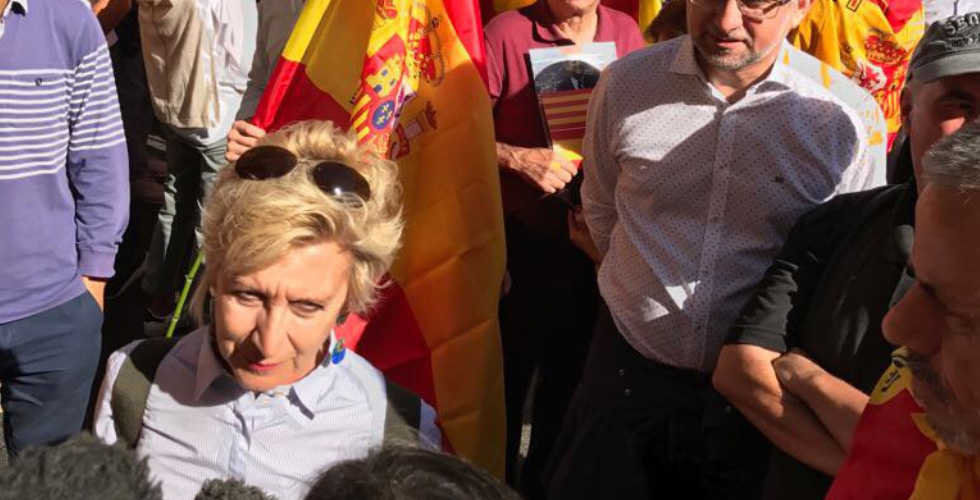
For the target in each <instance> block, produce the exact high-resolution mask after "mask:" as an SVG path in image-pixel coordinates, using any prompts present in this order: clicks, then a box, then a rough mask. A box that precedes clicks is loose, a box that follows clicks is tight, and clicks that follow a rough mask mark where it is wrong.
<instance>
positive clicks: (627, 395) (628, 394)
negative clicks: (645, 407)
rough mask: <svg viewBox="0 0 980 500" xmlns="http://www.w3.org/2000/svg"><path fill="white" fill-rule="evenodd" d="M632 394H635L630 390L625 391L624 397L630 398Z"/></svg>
mask: <svg viewBox="0 0 980 500" xmlns="http://www.w3.org/2000/svg"><path fill="white" fill-rule="evenodd" d="M631 394H633V392H632V391H630V390H629V389H624V390H623V396H626V397H630V395H631Z"/></svg>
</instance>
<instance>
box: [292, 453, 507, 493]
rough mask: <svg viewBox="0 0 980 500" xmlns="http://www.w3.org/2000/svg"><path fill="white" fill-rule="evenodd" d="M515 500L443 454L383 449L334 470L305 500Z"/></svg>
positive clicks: (503, 487)
mask: <svg viewBox="0 0 980 500" xmlns="http://www.w3.org/2000/svg"><path fill="white" fill-rule="evenodd" d="M327 499H329V500H368V499H370V500H422V499H426V500H519V499H520V497H519V496H518V495H517V494H516V493H514V492H513V491H511V490H510V489H509V488H507V486H506V485H504V484H503V483H501V482H500V481H498V480H497V478H495V477H493V476H492V475H490V473H488V472H486V471H484V470H483V469H479V468H477V467H474V466H473V465H471V464H469V463H467V462H464V461H462V460H460V459H458V458H456V457H453V456H450V455H446V454H443V453H439V452H435V451H429V450H424V449H421V448H409V447H402V446H389V447H384V448H381V449H378V450H375V451H373V452H371V453H370V454H368V456H367V457H365V458H362V459H358V460H348V461H346V462H341V463H339V464H337V465H334V466H333V467H331V468H330V469H328V470H327V471H326V472H325V473H323V475H321V476H320V478H319V479H318V480H317V481H316V484H314V485H313V487H312V488H311V489H310V492H309V493H308V494H307V495H306V500H327Z"/></svg>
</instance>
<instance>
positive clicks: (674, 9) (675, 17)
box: [643, 0, 687, 43]
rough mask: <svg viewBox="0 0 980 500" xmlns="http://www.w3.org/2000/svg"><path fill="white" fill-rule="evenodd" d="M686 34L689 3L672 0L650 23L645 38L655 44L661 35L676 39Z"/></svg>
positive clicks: (684, 0) (683, 0)
mask: <svg viewBox="0 0 980 500" xmlns="http://www.w3.org/2000/svg"><path fill="white" fill-rule="evenodd" d="M685 33H687V1H686V0H670V1H669V2H667V3H666V4H664V6H663V8H662V9H660V12H659V13H658V14H657V17H655V18H654V19H653V21H651V22H650V25H649V26H647V29H646V31H644V32H643V36H644V37H646V39H647V41H648V42H651V43H654V42H657V41H658V40H657V39H658V38H659V37H660V35H669V38H674V37H677V36H680V35H683V34H685Z"/></svg>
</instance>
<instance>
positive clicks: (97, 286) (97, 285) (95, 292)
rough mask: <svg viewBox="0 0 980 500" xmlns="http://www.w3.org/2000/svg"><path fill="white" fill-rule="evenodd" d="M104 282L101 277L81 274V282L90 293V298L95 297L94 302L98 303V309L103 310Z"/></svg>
mask: <svg viewBox="0 0 980 500" xmlns="http://www.w3.org/2000/svg"><path fill="white" fill-rule="evenodd" d="M105 283H106V280H105V279H102V278H89V277H88V276H82V284H83V285H85V289H86V290H88V293H90V294H92V298H94V299H95V303H96V304H98V305H99V309H101V310H103V311H105Z"/></svg>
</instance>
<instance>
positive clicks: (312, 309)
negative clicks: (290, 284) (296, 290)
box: [293, 302, 323, 316]
mask: <svg viewBox="0 0 980 500" xmlns="http://www.w3.org/2000/svg"><path fill="white" fill-rule="evenodd" d="M293 309H294V310H295V311H296V312H297V313H299V314H300V315H301V316H311V315H313V314H316V313H318V312H320V311H322V310H323V307H321V306H320V305H319V304H314V303H312V302H296V303H294V304H293Z"/></svg>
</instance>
